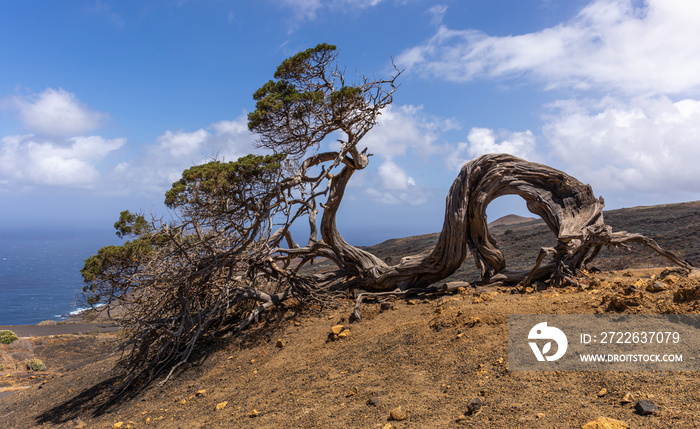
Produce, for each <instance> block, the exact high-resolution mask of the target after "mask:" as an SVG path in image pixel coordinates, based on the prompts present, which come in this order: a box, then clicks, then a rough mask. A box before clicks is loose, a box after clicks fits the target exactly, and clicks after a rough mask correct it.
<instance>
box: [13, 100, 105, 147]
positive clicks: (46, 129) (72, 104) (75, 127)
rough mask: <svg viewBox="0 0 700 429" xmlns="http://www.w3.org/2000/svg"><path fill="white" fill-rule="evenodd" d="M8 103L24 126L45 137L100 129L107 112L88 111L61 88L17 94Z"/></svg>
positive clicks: (64, 135)
mask: <svg viewBox="0 0 700 429" xmlns="http://www.w3.org/2000/svg"><path fill="white" fill-rule="evenodd" d="M10 104H11V105H12V106H13V107H14V108H15V109H16V110H17V112H18V116H19V119H20V120H21V121H22V123H23V124H24V126H25V128H27V129H28V130H29V131H31V132H33V133H39V134H42V135H47V136H58V137H67V136H71V135H77V134H83V133H86V132H88V131H92V130H94V129H97V128H99V127H100V126H102V124H103V123H104V121H105V120H106V119H107V118H108V115H107V114H106V113H102V112H95V111H93V110H91V109H90V108H89V107H87V106H86V105H85V104H83V103H82V102H80V100H78V98H77V97H76V95H75V94H73V93H71V92H68V91H65V90H64V89H62V88H59V89H52V88H47V89H46V90H45V91H43V92H41V93H39V94H32V95H28V96H16V97H13V98H11V99H10Z"/></svg>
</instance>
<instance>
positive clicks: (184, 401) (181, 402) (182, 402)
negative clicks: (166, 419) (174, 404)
mask: <svg viewBox="0 0 700 429" xmlns="http://www.w3.org/2000/svg"><path fill="white" fill-rule="evenodd" d="M186 403H187V399H183V400H181V401H180V402H179V404H180V405H185V404H186Z"/></svg>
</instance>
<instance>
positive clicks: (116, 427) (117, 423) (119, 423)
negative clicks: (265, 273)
mask: <svg viewBox="0 0 700 429" xmlns="http://www.w3.org/2000/svg"><path fill="white" fill-rule="evenodd" d="M123 425H124V422H116V423H115V424H113V425H112V429H119V428H120V427H122V426H123Z"/></svg>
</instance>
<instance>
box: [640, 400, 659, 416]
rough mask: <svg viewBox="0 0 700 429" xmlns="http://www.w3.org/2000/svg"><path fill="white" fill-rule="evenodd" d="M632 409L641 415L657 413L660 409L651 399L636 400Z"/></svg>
mask: <svg viewBox="0 0 700 429" xmlns="http://www.w3.org/2000/svg"><path fill="white" fill-rule="evenodd" d="M634 409H635V411H637V413H639V414H641V415H642V416H648V415H649V414H654V413H658V412H659V411H660V410H659V407H657V406H656V404H655V403H653V402H651V401H637V403H636V404H634Z"/></svg>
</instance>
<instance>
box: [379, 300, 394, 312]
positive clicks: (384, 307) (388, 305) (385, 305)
mask: <svg viewBox="0 0 700 429" xmlns="http://www.w3.org/2000/svg"><path fill="white" fill-rule="evenodd" d="M379 309H380V310H381V311H389V310H391V309H392V306H391V303H390V302H382V303H381V304H380V305H379Z"/></svg>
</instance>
